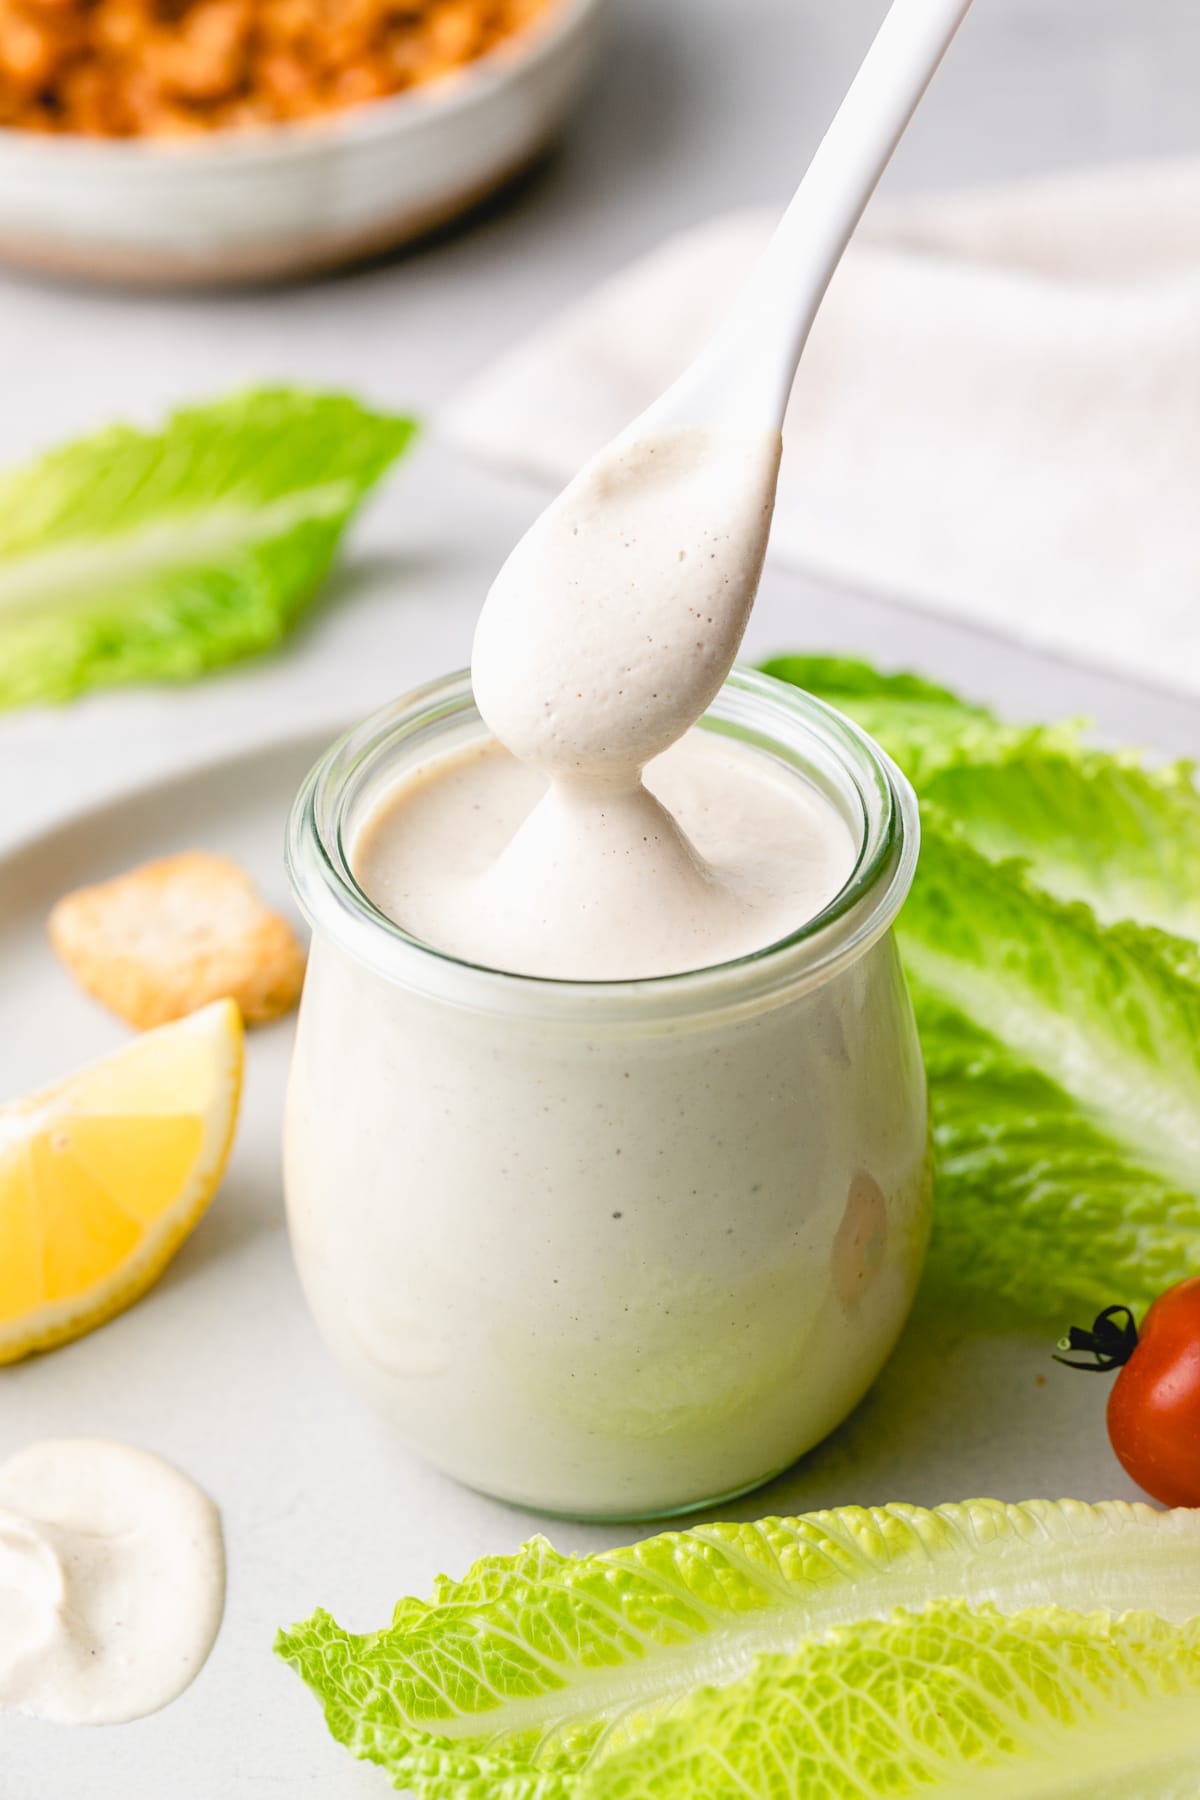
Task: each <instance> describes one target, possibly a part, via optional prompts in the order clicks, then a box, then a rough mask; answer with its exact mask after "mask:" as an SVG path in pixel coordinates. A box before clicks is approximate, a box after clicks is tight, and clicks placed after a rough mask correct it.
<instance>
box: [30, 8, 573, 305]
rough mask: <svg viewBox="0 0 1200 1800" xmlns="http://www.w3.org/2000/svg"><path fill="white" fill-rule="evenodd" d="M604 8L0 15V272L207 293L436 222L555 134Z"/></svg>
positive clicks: (327, 262)
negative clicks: (2, 264)
mask: <svg viewBox="0 0 1200 1800" xmlns="http://www.w3.org/2000/svg"><path fill="white" fill-rule="evenodd" d="M604 5H605V0H0V258H2V259H4V260H6V261H8V262H11V263H15V264H19V265H24V266H27V267H30V268H36V269H41V270H44V271H50V272H58V273H62V274H65V275H70V276H77V277H78V276H81V277H87V278H96V279H100V280H105V281H110V282H124V283H130V284H139V285H155V286H172V285H174V286H204V285H217V284H220V285H229V284H234V283H238V282H254V281H263V280H274V279H280V278H283V277H286V276H290V275H299V274H305V273H311V272H314V271H316V270H319V269H323V268H331V267H336V266H338V265H340V264H344V263H347V262H351V261H354V260H357V259H359V258H362V257H366V256H370V255H372V254H376V253H378V252H381V251H384V250H387V249H390V248H393V247H395V246H397V245H399V244H402V243H405V242H408V241H411V240H412V239H414V238H417V237H419V236H422V235H424V234H425V233H427V232H429V231H431V230H433V229H435V228H436V227H438V226H440V225H442V224H445V223H446V222H448V221H449V220H450V219H452V218H454V217H455V216H456V215H458V214H460V213H462V212H465V211H467V210H468V209H469V208H471V207H472V206H474V205H475V204H477V203H478V202H479V201H481V200H483V199H484V198H486V196H487V195H488V194H490V193H491V192H493V191H494V190H495V189H497V188H499V187H500V186H501V185H502V184H503V183H504V182H506V181H507V180H509V179H511V178H512V177H513V176H514V175H516V174H517V173H519V171H520V170H521V169H523V168H524V167H525V166H526V165H527V164H529V163H530V162H531V161H532V160H533V159H534V158H535V157H536V156H537V154H538V153H539V151H541V150H542V149H544V148H545V146H546V144H547V143H548V142H549V141H550V140H551V139H552V138H553V136H554V135H555V134H556V133H557V131H558V130H559V128H560V127H561V126H562V124H563V122H564V121H565V119H566V117H567V115H568V114H569V112H570V109H571V106H572V103H573V101H574V100H575V98H576V95H577V93H578V91H579V89H580V87H581V85H582V83H583V81H584V79H585V77H586V75H587V74H588V72H589V69H590V67H591V64H592V62H593V60H594V56H595V52H596V49H597V46H598V41H599V35H600V29H601V25H602V18H601V15H602V13H603V11H604Z"/></svg>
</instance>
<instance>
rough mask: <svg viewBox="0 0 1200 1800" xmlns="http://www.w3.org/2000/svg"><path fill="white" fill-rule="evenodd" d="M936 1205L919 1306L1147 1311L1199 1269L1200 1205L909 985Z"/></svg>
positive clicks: (959, 1017) (1062, 1313) (1019, 1060)
mask: <svg viewBox="0 0 1200 1800" xmlns="http://www.w3.org/2000/svg"><path fill="white" fill-rule="evenodd" d="M911 986H912V988H913V998H914V1001H915V1004H916V1011H917V1017H918V1019H919V1021H920V1031H921V1043H922V1047H923V1050H924V1054H925V1067H926V1070H927V1072H928V1075H929V1088H930V1104H931V1113H932V1119H933V1135H934V1144H935V1147H936V1153H937V1193H938V1204H937V1208H936V1212H935V1220H934V1230H933V1237H932V1241H931V1243H930V1248H929V1259H928V1262H927V1264H926V1271H925V1289H924V1292H925V1296H926V1298H933V1299H936V1300H937V1301H938V1303H939V1304H940V1305H941V1306H943V1307H948V1308H950V1309H951V1310H955V1311H960V1312H961V1311H963V1310H965V1309H969V1310H970V1311H971V1312H972V1314H973V1315H974V1316H976V1317H980V1316H987V1315H989V1314H990V1315H1003V1316H1005V1317H1007V1318H1010V1319H1011V1318H1013V1317H1015V1316H1025V1317H1027V1318H1030V1319H1033V1318H1036V1319H1039V1320H1041V1319H1044V1320H1046V1321H1047V1322H1048V1323H1050V1324H1052V1325H1053V1324H1054V1323H1055V1322H1057V1323H1059V1324H1061V1323H1062V1322H1063V1320H1064V1319H1067V1318H1071V1317H1074V1315H1075V1312H1076V1311H1078V1312H1079V1313H1080V1315H1081V1316H1082V1315H1088V1316H1090V1315H1092V1314H1094V1313H1097V1312H1099V1311H1100V1309H1101V1307H1102V1306H1104V1305H1107V1304H1109V1303H1110V1302H1111V1300H1112V1298H1113V1297H1114V1296H1120V1297H1121V1298H1122V1299H1124V1300H1125V1301H1126V1303H1127V1304H1130V1305H1133V1306H1140V1305H1142V1304H1148V1303H1149V1302H1150V1301H1151V1300H1152V1299H1153V1298H1154V1297H1155V1296H1156V1295H1157V1294H1160V1293H1161V1292H1162V1291H1163V1289H1164V1288H1167V1287H1169V1286H1171V1284H1172V1283H1173V1282H1175V1281H1177V1280H1179V1279H1180V1278H1181V1277H1182V1276H1183V1275H1184V1274H1186V1273H1188V1272H1189V1271H1191V1270H1193V1269H1194V1268H1195V1267H1196V1266H1197V1264H1198V1262H1200V1198H1198V1197H1197V1194H1196V1192H1195V1191H1194V1189H1188V1188H1186V1187H1181V1186H1180V1185H1179V1184H1178V1183H1175V1182H1172V1181H1171V1180H1170V1179H1168V1178H1166V1177H1164V1176H1163V1175H1160V1174H1156V1173H1155V1172H1154V1171H1153V1170H1152V1169H1150V1168H1147V1167H1146V1166H1145V1164H1144V1163H1143V1162H1142V1161H1140V1160H1139V1158H1138V1156H1137V1155H1136V1153H1134V1152H1133V1151H1131V1150H1127V1149H1125V1148H1123V1147H1122V1145H1121V1144H1120V1143H1119V1142H1118V1140H1117V1139H1116V1138H1115V1137H1114V1136H1113V1135H1112V1134H1111V1133H1110V1132H1109V1131H1108V1130H1107V1129H1106V1128H1105V1124H1104V1122H1103V1121H1100V1120H1097V1119H1096V1118H1095V1116H1094V1115H1093V1114H1091V1113H1090V1111H1089V1110H1087V1109H1085V1108H1084V1107H1082V1106H1080V1105H1079V1104H1078V1103H1077V1102H1076V1101H1075V1100H1073V1099H1072V1098H1071V1096H1070V1095H1069V1094H1068V1093H1066V1092H1064V1090H1063V1089H1062V1088H1061V1087H1059V1086H1057V1085H1056V1084H1055V1083H1054V1082H1053V1081H1051V1080H1049V1079H1048V1078H1047V1076H1045V1075H1044V1074H1042V1073H1041V1072H1040V1071H1039V1070H1037V1069H1035V1068H1033V1067H1031V1066H1030V1064H1029V1063H1028V1062H1027V1061H1026V1060H1025V1059H1024V1058H1023V1057H1022V1056H1021V1055H1020V1054H1019V1052H1017V1051H1014V1050H1012V1049H1009V1048H1006V1046H1005V1045H1004V1044H1003V1043H1001V1042H1000V1041H999V1039H997V1038H995V1037H992V1036H990V1035H989V1034H988V1033H987V1032H985V1031H982V1030H981V1029H980V1028H979V1026H978V1025H975V1024H974V1023H972V1021H971V1020H970V1019H968V1018H966V1017H965V1016H964V1015H963V1014H962V1013H960V1012H957V1011H955V1010H954V1009H953V1008H952V1007H949V1006H947V1005H945V1004H944V1003H943V1002H942V1001H941V1000H939V999H938V997H937V996H936V995H935V994H934V993H932V992H930V991H929V990H927V989H925V988H923V987H922V986H921V984H920V982H918V981H913V982H912V983H911Z"/></svg>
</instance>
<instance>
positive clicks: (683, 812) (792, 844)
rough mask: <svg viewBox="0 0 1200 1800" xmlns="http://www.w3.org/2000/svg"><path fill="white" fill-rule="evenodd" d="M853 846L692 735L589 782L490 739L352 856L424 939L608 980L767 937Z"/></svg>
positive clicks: (373, 888) (427, 785) (753, 765)
mask: <svg viewBox="0 0 1200 1800" xmlns="http://www.w3.org/2000/svg"><path fill="white" fill-rule="evenodd" d="M856 849H857V846H856V844H855V841H854V838H853V835H852V833H851V831H850V828H849V826H848V825H847V824H846V822H845V821H844V820H843V818H842V817H841V815H840V814H839V813H838V812H837V811H836V810H835V809H834V807H833V806H832V805H831V804H830V802H829V801H828V800H827V799H826V798H825V797H824V795H823V794H821V793H819V792H818V790H817V789H816V788H815V787H814V786H812V784H811V783H810V782H808V781H806V780H805V779H804V778H803V777H802V776H800V775H798V774H797V773H796V772H795V770H792V769H786V768H784V767H783V766H781V765H779V764H777V763H775V762H773V761H772V759H771V758H769V757H767V756H765V755H762V754H761V753H759V752H757V751H754V750H751V749H748V748H747V747H746V746H744V745H742V744H739V743H737V742H736V741H734V740H731V739H729V738H725V737H719V736H716V735H715V734H713V733H711V732H707V731H691V732H689V733H688V734H687V735H686V736H685V737H684V738H682V739H681V740H680V742H679V743H677V744H674V745H672V747H671V748H670V749H669V750H667V751H665V752H664V753H663V755H661V756H659V757H656V758H655V760H654V761H653V762H652V763H651V764H650V766H649V768H648V769H647V770H646V779H645V785H644V787H643V786H641V785H639V786H638V788H637V789H624V788H613V789H609V790H605V791H604V792H603V793H601V794H598V795H597V794H593V793H590V792H585V793H582V794H581V793H579V792H578V791H577V790H576V788H575V786H574V784H572V783H570V782H549V781H548V780H547V778H546V777H545V776H544V775H543V774H541V773H540V772H539V771H538V770H537V769H536V768H533V767H532V766H531V765H529V764H528V763H520V762H517V760H516V759H515V758H514V757H512V756H510V755H509V754H508V753H507V752H506V751H505V750H503V749H501V748H500V747H499V746H498V745H495V744H491V745H489V746H486V747H484V748H483V749H481V750H479V749H476V750H472V751H468V752H467V753H465V754H463V755H459V756H457V757H447V758H442V759H440V760H438V761H435V762H433V763H432V764H431V765H428V766H426V767H425V768H424V769H422V770H420V771H419V772H418V774H417V775H416V776H415V777H414V778H413V779H411V780H410V781H407V782H404V783H401V784H398V785H397V786H396V787H394V788H393V789H392V790H391V791H390V792H389V793H388V794H387V795H386V797H385V799H384V801H383V803H382V805H381V806H380V807H378V808H377V810H376V811H375V813H374V815H373V816H372V817H371V818H370V819H368V821H367V822H366V823H365V824H364V826H363V827H362V828H361V829H360V830H359V832H358V833H357V835H356V838H355V842H354V848H353V856H354V867H355V872H356V874H357V876H358V880H359V882H360V884H361V885H362V887H363V888H364V890H365V891H366V892H367V893H368V894H369V895H370V896H371V898H372V899H373V900H374V901H375V903H376V905H378V906H379V907H380V908H381V910H382V911H384V912H386V913H387V914H388V915H389V916H390V917H392V918H395V919H398V920H400V921H401V922H402V923H403V924H404V926H405V928H406V929H407V930H408V931H410V932H411V933H412V934H413V935H414V936H416V937H419V938H421V939H423V940H424V941H425V942H426V943H432V944H436V945H437V946H438V948H439V949H442V950H446V951H449V952H450V953H451V954H452V955H455V956H459V957H461V958H462V959H463V960H464V961H483V962H485V963H487V964H488V965H490V966H492V967H496V968H502V969H510V970H515V971H517V972H518V973H521V974H534V975H542V976H556V977H560V978H573V979H577V980H578V979H596V980H611V979H615V978H618V977H620V978H626V979H636V978H638V977H645V976H654V975H668V974H675V973H677V972H679V971H680V970H684V969H694V968H697V967H699V966H701V965H704V964H706V963H720V962H730V961H732V960H733V959H734V958H735V957H738V956H741V955H744V954H746V953H747V952H749V951H752V950H755V949H758V948H760V947H761V946H763V945H765V944H772V943H777V942H778V941H780V940H781V939H783V938H785V937H787V936H788V935H789V934H790V933H791V932H792V931H793V930H794V929H795V928H796V926H797V925H798V924H800V923H802V922H803V921H804V920H806V919H809V918H812V917H814V916H815V914H817V913H818V912H820V911H821V910H822V908H823V907H825V906H826V905H828V903H829V902H830V900H832V899H833V898H834V896H835V895H836V894H837V893H838V892H839V890H840V889H841V888H842V886H843V885H844V884H845V882H846V881H847V880H848V879H849V877H850V874H851V872H852V870H853V868H854V861H855V855H856ZM531 863H536V865H537V878H536V880H533V879H532V878H531V873H530V865H531Z"/></svg>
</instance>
